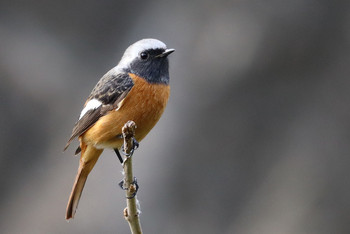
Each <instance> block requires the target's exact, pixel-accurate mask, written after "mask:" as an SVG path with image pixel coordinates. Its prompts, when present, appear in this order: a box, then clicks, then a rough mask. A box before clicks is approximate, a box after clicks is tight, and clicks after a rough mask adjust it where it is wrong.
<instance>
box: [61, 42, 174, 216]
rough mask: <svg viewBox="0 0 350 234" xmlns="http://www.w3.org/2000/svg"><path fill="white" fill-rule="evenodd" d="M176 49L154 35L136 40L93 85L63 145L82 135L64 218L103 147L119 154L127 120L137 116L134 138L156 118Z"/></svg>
mask: <svg viewBox="0 0 350 234" xmlns="http://www.w3.org/2000/svg"><path fill="white" fill-rule="evenodd" d="M174 51H175V50H174V49H167V47H166V45H165V44H164V43H163V42H161V41H159V40H156V39H143V40H140V41H137V42H136V43H134V44H132V45H131V46H129V47H128V48H127V49H126V51H125V53H124V55H123V57H122V59H121V60H120V62H119V63H118V65H117V66H116V67H114V68H112V69H111V70H110V71H109V72H107V73H106V74H105V75H104V76H103V77H102V78H101V79H100V81H99V82H98V83H97V84H96V86H95V88H94V89H93V90H92V92H91V94H90V96H89V97H88V99H87V101H86V102H85V105H84V108H83V110H82V111H81V114H80V117H79V120H78V121H77V122H76V124H75V126H74V128H73V131H72V135H71V137H70V139H69V140H68V143H67V145H66V146H65V148H64V150H66V149H67V148H68V146H69V145H70V143H71V142H72V140H74V139H75V138H76V137H79V141H80V146H79V147H78V149H77V150H76V154H78V153H79V152H81V156H80V163H79V168H78V173H77V175H76V178H75V182H74V185H73V188H72V192H71V194H70V197H69V201H68V205H67V210H66V219H70V218H74V214H75V212H76V209H77V206H78V202H79V199H80V196H81V193H82V190H83V188H84V185H85V182H86V179H87V176H88V175H89V173H90V171H91V170H92V168H93V167H94V165H95V163H96V162H97V160H98V158H99V156H100V155H101V153H102V151H103V150H104V149H105V148H112V149H114V150H115V151H116V153H117V154H118V157H119V158H120V155H119V151H118V150H119V149H120V148H121V146H122V144H123V138H122V127H123V125H124V124H125V123H126V122H127V121H128V120H133V121H134V122H135V123H136V125H137V129H136V133H135V140H136V141H138V142H140V141H141V140H142V139H143V138H144V137H145V136H146V135H147V134H148V132H149V131H150V130H151V129H152V128H153V127H154V125H155V124H156V123H157V122H158V120H159V118H160V117H161V115H162V113H163V111H164V109H165V106H166V104H167V101H168V98H169V94H170V87H169V69H168V68H169V62H168V58H167V56H168V55H169V54H171V53H172V52H174ZM120 159H121V158H120Z"/></svg>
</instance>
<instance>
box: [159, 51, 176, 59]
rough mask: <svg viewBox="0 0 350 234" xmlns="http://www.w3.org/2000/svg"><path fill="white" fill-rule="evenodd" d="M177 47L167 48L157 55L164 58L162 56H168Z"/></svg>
mask: <svg viewBox="0 0 350 234" xmlns="http://www.w3.org/2000/svg"><path fill="white" fill-rule="evenodd" d="M174 51H175V49H166V50H165V51H164V52H163V53H161V54H160V55H157V56H156V57H157V58H162V57H167V56H168V55H169V54H171V53H172V52H174Z"/></svg>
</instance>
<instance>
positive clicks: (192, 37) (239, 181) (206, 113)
mask: <svg viewBox="0 0 350 234" xmlns="http://www.w3.org/2000/svg"><path fill="white" fill-rule="evenodd" d="M349 12H350V6H349V1H346V0H344V1H328V0H310V1H307V0H296V1H273V0H268V1H240V0H236V1H210V0H205V1H160V0H153V1H111V0H104V1H92V0H87V1H75V0H73V1H39V0H36V1H34V0H30V1H18V0H11V1H9V0H2V1H1V2H0V98H1V99H0V175H1V176H0V186H1V193H0V207H1V209H0V228H1V231H0V232H1V233H33V234H34V233H129V228H128V225H127V223H126V221H125V220H124V219H123V215H122V210H123V208H124V207H125V199H124V192H123V191H122V190H120V189H119V188H118V185H117V184H118V182H119V181H120V180H121V178H122V175H121V166H120V164H119V162H118V159H117V158H116V156H115V155H114V153H113V151H111V150H106V151H105V152H104V154H103V155H102V157H101V158H100V160H99V162H98V163H97V165H96V167H95V169H94V170H93V172H92V173H91V174H90V177H89V179H88V181H87V184H86V186H85V190H84V193H83V196H82V199H81V201H80V205H79V209H78V211H77V214H76V218H75V219H74V220H72V221H70V222H69V223H68V222H66V221H65V219H64V215H65V208H66V202H67V200H68V196H69V193H70V190H71V186H72V184H73V181H74V177H75V173H76V170H77V167H78V161H79V158H78V157H73V156H72V155H73V153H74V149H75V146H76V145H77V142H74V143H73V146H72V147H70V148H69V150H68V151H67V152H65V153H62V149H63V147H64V145H65V143H66V141H67V139H68V137H69V135H70V133H71V129H72V127H73V125H74V123H75V121H76V120H77V118H78V116H79V114H80V111H81V109H82V105H83V103H84V102H85V99H86V98H87V96H88V95H89V93H90V91H91V89H92V88H93V86H94V85H95V84H96V82H97V81H98V80H99V78H100V77H101V76H102V75H103V74H104V73H105V72H107V71H108V70H109V69H110V68H112V67H114V66H115V65H116V64H117V63H118V61H119V59H120V57H121V56H122V53H123V52H124V50H125V48H126V47H127V46H129V45H130V44H131V43H133V42H135V41H137V40H139V39H142V38H148V37H153V38H158V39H160V40H162V41H164V42H165V43H166V44H167V45H168V47H169V48H175V49H176V52H175V53H174V54H172V55H171V56H170V75H171V77H170V78H171V87H172V94H171V98H170V101H169V104H168V107H167V109H166V111H165V113H164V115H163V117H162V118H161V120H160V122H159V123H158V125H157V126H156V127H155V128H154V130H153V131H152V132H151V133H150V134H149V135H148V137H147V138H146V139H145V140H144V141H143V142H141V144H140V148H139V149H138V150H137V152H136V154H135V155H134V164H135V165H134V166H135V174H136V176H137V178H138V181H139V184H140V186H141V188H140V191H139V193H138V198H139V200H140V203H141V209H142V215H141V223H142V227H143V230H144V232H145V233H170V234H172V233H174V234H175V233H239V234H241V233H247V234H250V233H259V234H274V233H276V234H280V233H286V234H292V233H298V234H304V233H305V234H313V233H315V234H316V233H317V234H323V233H324V234H326V233H327V234H328V233H350V170H349V167H350V157H349V151H350V144H349V143H350V121H349V120H350V92H349V88H350V80H349V74H350V54H349V52H350V47H349V40H350V14H349Z"/></svg>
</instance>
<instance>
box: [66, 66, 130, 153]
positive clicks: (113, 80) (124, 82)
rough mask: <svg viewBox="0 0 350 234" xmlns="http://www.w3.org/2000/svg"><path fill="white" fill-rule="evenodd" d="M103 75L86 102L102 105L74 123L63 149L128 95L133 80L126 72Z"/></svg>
mask: <svg viewBox="0 0 350 234" xmlns="http://www.w3.org/2000/svg"><path fill="white" fill-rule="evenodd" d="M110 73H111V72H109V73H107V74H106V75H104V76H103V77H102V78H101V80H100V81H99V82H98V83H97V84H96V86H95V88H94V89H93V90H92V92H91V94H90V96H89V98H88V99H87V102H86V103H88V102H89V101H90V100H92V99H97V100H99V101H100V102H101V103H102V105H100V106H99V107H98V108H95V109H90V110H88V111H87V112H86V113H85V114H84V115H83V116H82V117H81V118H80V119H79V120H78V121H77V122H76V123H75V126H74V128H73V131H72V135H71V137H70V138H69V140H68V142H67V144H66V146H65V148H64V150H66V149H67V148H68V146H69V145H70V143H71V142H72V141H73V140H74V139H75V138H76V137H78V136H80V135H81V134H83V133H84V132H85V131H87V130H88V129H89V128H90V127H92V126H93V125H94V124H95V123H96V121H97V120H99V118H101V117H102V116H104V115H106V114H107V113H108V112H109V111H111V110H113V109H116V108H117V107H118V104H119V103H120V102H121V101H122V100H123V99H124V98H125V97H126V96H127V95H128V93H129V91H130V90H131V88H132V87H133V86H134V82H133V81H132V79H131V78H130V76H129V75H128V74H127V73H118V74H110Z"/></svg>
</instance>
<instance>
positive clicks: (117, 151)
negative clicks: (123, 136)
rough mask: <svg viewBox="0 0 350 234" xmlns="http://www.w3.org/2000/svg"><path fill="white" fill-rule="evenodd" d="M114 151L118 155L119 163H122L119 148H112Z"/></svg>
mask: <svg viewBox="0 0 350 234" xmlns="http://www.w3.org/2000/svg"><path fill="white" fill-rule="evenodd" d="M114 152H115V154H116V155H117V156H118V158H119V161H120V163H121V164H123V158H122V156H121V155H120V153H119V150H118V149H117V148H116V149H114Z"/></svg>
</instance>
